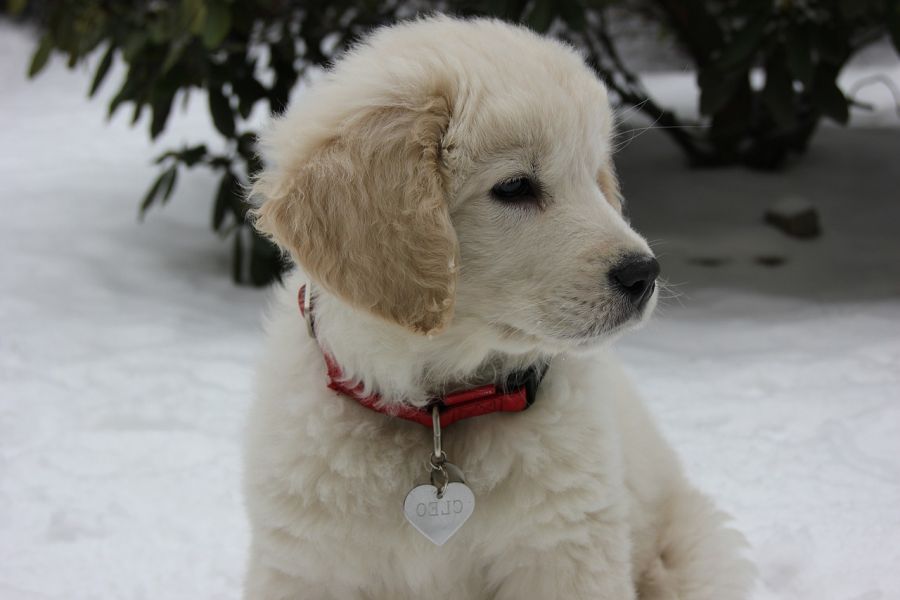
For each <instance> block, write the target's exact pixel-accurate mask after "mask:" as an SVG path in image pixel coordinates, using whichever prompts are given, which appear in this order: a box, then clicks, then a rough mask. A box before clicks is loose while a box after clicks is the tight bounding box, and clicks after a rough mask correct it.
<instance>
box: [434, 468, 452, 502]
mask: <svg viewBox="0 0 900 600" xmlns="http://www.w3.org/2000/svg"><path fill="white" fill-rule="evenodd" d="M438 473H440V474H441V478H442V480H443V481H440V482H439V481H438V477H437V474H438ZM448 483H450V475H449V474H448V473H447V471H446V469H444V467H438V468H436V469H434V470H433V471H432V472H431V485H433V486H434V487H435V488H437V497H438V498H440V497H442V496H443V495H444V490H446V489H447V484H448Z"/></svg>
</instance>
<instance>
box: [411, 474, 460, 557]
mask: <svg viewBox="0 0 900 600" xmlns="http://www.w3.org/2000/svg"><path fill="white" fill-rule="evenodd" d="M474 510H475V495H474V494H473V493H472V490H471V489H469V486H467V485H466V484H464V483H460V482H457V481H451V482H450V483H447V484H446V485H445V486H444V493H443V494H442V495H441V496H440V497H438V488H437V487H435V486H433V485H431V484H430V483H426V484H424V485H420V486H416V487H414V488H413V489H412V490H410V492H409V494H407V495H406V501H405V502H404V503H403V513H404V514H405V515H406V520H407V521H409V522H410V524H411V525H412V526H413V527H415V528H416V530H418V532H419V533H421V534H422V535H424V536H425V537H427V538H428V539H429V540H431V542H432V543H433V544H436V545H438V546H443V545H444V544H445V543H446V542H447V540H449V539H450V538H451V537H453V534H455V533H456V532H457V531H459V528H460V527H462V526H463V524H465V522H466V521H468V520H469V517H471V516H472V511H474Z"/></svg>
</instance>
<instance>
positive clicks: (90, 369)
mask: <svg viewBox="0 0 900 600" xmlns="http://www.w3.org/2000/svg"><path fill="white" fill-rule="evenodd" d="M31 43H32V42H31V41H30V40H29V38H28V36H27V35H26V34H25V33H24V32H21V31H18V30H14V29H11V28H10V27H9V26H7V25H5V24H3V23H0V80H2V81H3V82H4V84H3V88H2V90H0V180H2V182H3V184H2V187H0V209H2V215H3V218H2V220H0V598H2V599H4V600H7V599H38V598H40V599H44V598H57V599H61V600H62V599H65V600H76V599H97V598H99V599H140V598H153V599H160V598H164V599H167V600H168V599H181V598H184V599H188V598H190V599H192V600H196V599H197V598H216V599H218V598H223V599H224V598H236V597H238V596H239V589H240V581H241V574H242V563H243V559H244V553H245V546H246V543H247V527H246V525H245V523H244V517H243V514H242V508H241V498H240V493H239V456H240V446H239V444H240V430H241V422H242V415H243V413H244V411H245V409H246V407H247V404H248V401H249V397H250V387H251V379H252V370H253V369H252V367H253V363H254V360H255V357H256V355H257V351H258V349H259V344H260V328H259V317H260V313H261V310H262V308H263V306H264V305H265V302H266V292H265V291H260V290H251V289H242V288H236V287H234V286H233V285H232V284H231V282H230V281H229V277H228V269H229V256H230V245H226V244H222V243H220V242H219V241H218V240H217V238H216V237H215V235H214V234H212V233H211V232H210V231H209V229H208V221H209V218H210V215H209V208H210V206H209V204H210V202H209V200H210V194H211V190H212V189H213V186H214V185H215V182H214V181H213V179H212V178H210V177H209V176H207V175H204V174H202V173H197V174H193V175H191V176H188V177H185V178H182V179H181V181H180V182H179V187H178V190H177V194H176V196H175V198H174V199H173V201H172V203H171V205H170V206H168V207H166V208H165V209H164V210H153V211H152V212H151V213H150V214H149V215H148V218H147V219H146V221H145V222H144V223H138V220H137V202H138V199H139V196H140V194H141V193H142V192H143V190H144V188H145V187H146V185H147V184H148V183H149V181H151V179H152V178H153V176H154V175H155V169H154V167H153V166H152V165H151V164H150V159H151V157H152V156H154V155H155V154H157V153H158V152H159V151H161V149H162V148H165V147H167V146H168V145H170V144H173V143H174V144H178V143H181V142H193V141H196V140H198V139H202V138H206V137H209V131H210V126H209V124H208V122H207V117H206V116H205V115H204V113H203V111H202V110H198V109H199V108H201V107H200V104H201V103H200V102H197V101H196V100H197V99H195V104H193V107H194V108H192V110H191V111H190V112H189V113H187V114H179V115H178V116H177V117H176V119H175V120H174V121H173V123H172V125H171V127H170V133H168V134H167V135H166V136H165V137H164V138H163V139H162V140H161V141H159V142H157V143H156V144H155V145H151V144H150V143H149V142H147V141H146V134H145V131H144V129H143V127H144V126H145V124H142V129H140V130H131V129H129V128H128V126H127V117H128V115H125V114H122V115H119V116H118V117H117V118H116V119H114V120H113V122H112V123H111V124H109V125H105V124H104V121H103V118H104V114H105V106H104V105H103V104H102V102H100V101H94V102H89V101H87V100H86V99H85V90H86V87H87V84H88V80H89V78H88V77H87V75H86V74H85V73H84V72H76V73H70V72H67V71H66V70H65V68H64V66H63V65H62V64H61V62H60V61H56V62H54V63H53V64H52V65H51V66H50V68H49V69H48V71H47V72H46V73H44V74H42V75H41V76H40V77H39V78H38V79H37V80H36V81H34V82H30V83H29V82H26V81H25V80H24V78H23V73H24V70H25V67H26V64H27V53H28V51H29V50H30V48H31ZM664 91H665V90H664ZM104 93H105V94H106V95H107V96H108V95H109V93H110V90H109V89H106V90H104ZM898 159H900V130H898V129H879V130H864V129H851V130H840V129H836V128H830V127H826V128H823V130H822V131H821V133H820V135H819V136H818V137H817V138H816V140H815V142H814V144H813V146H812V148H811V151H810V154H809V155H808V156H807V157H806V158H805V159H804V160H803V162H801V163H799V164H797V165H796V166H795V167H794V168H792V169H791V170H790V171H788V172H787V173H786V174H783V175H772V174H764V173H753V172H748V171H743V170H718V171H690V170H687V169H686V168H685V167H684V165H683V164H682V160H681V157H680V155H679V154H678V153H677V152H676V151H675V150H674V149H673V147H672V146H671V144H670V143H669V141H668V140H667V139H666V138H665V137H664V136H663V135H662V134H661V133H659V132H654V131H650V132H647V133H645V134H642V135H640V136H639V137H636V138H635V139H633V140H632V141H631V143H629V144H628V146H627V148H625V149H624V150H623V151H622V154H621V157H620V161H619V164H620V171H621V174H622V176H623V180H624V185H625V191H626V194H627V196H628V198H629V200H630V205H631V211H632V215H633V219H634V222H635V223H636V225H637V226H638V227H639V228H640V229H642V230H643V231H644V232H645V233H646V234H647V235H648V237H649V238H650V239H653V240H655V247H656V249H657V251H658V252H659V254H660V255H661V257H662V258H661V260H662V263H663V269H664V271H665V273H666V275H667V277H668V279H669V281H670V282H672V283H673V284H674V285H673V289H674V290H675V291H677V293H679V294H680V297H679V298H677V299H671V300H668V301H667V302H666V303H665V306H664V307H663V308H662V309H661V310H660V312H659V315H658V317H657V318H656V319H655V320H654V321H653V322H652V323H651V324H650V325H649V326H647V327H646V328H645V329H643V330H642V331H640V332H638V333H636V334H634V335H632V336H630V337H628V338H626V339H625V340H623V341H622V343H621V344H620V350H621V354H622V355H623V357H624V359H625V360H626V362H627V364H628V368H629V369H630V371H631V372H632V374H633V376H634V378H635V380H636V381H637V383H638V385H639V387H640V388H641V389H642V390H643V392H644V394H645V396H646V397H647V400H648V403H649V405H650V407H651V409H652V410H653V412H654V413H655V415H656V417H657V418H658V420H659V422H660V424H661V426H662V427H663V429H664V430H665V433H666V434H667V435H668V437H669V438H670V440H671V441H672V442H673V444H674V445H675V446H676V447H677V449H678V450H679V452H680V453H681V455H682V456H683V458H684V461H685V463H686V466H687V468H688V470H689V471H690V473H691V476H692V477H693V479H694V480H695V481H697V482H698V484H699V485H701V486H702V487H703V488H704V489H705V490H707V491H708V492H709V493H711V494H712V495H713V496H715V497H716V498H717V500H718V502H719V503H720V504H721V505H722V506H724V507H725V508H726V509H727V510H729V511H730V512H731V513H733V514H734V516H735V518H736V522H737V525H738V526H739V527H740V528H741V529H742V530H743V531H745V532H746V534H747V536H748V537H749V539H750V541H751V543H752V545H753V556H754V558H755V559H756V560H757V562H758V563H759V566H760V570H761V575H762V584H761V589H760V591H759V594H758V598H759V599H768V598H785V599H794V598H796V599H802V600H895V599H898V598H900V225H898V224H900V195H898V191H897V188H898V184H900V176H898V169H897V165H898V164H900V162H898ZM787 195H799V196H803V197H805V198H807V199H809V200H811V201H812V202H814V203H815V204H816V205H817V207H818V208H819V210H820V212H821V214H822V220H823V225H824V230H825V235H824V237H823V238H821V239H819V240H816V241H806V242H804V241H796V240H792V239H789V238H786V237H784V236H782V235H781V234H779V233H778V232H776V231H774V230H772V229H769V228H767V227H766V226H765V225H763V224H762V222H761V214H762V211H763V210H764V208H765V207H766V206H768V205H769V204H770V203H772V202H773V201H775V200H777V199H779V198H782V197H784V196H787ZM771 256H779V257H783V258H784V259H785V260H786V262H785V263H784V264H783V265H782V266H779V267H767V266H763V265H761V264H758V263H757V262H756V261H757V259H758V258H759V257H771ZM710 263H715V264H717V265H718V266H704V264H706V265H708V264H710Z"/></svg>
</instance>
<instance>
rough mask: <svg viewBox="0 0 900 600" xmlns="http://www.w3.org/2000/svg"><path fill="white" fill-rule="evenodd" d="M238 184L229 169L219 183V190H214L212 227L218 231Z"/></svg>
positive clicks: (238, 187)
mask: <svg viewBox="0 0 900 600" xmlns="http://www.w3.org/2000/svg"><path fill="white" fill-rule="evenodd" d="M239 189H240V186H239V185H238V180H237V178H236V177H235V176H234V173H232V172H231V171H226V172H225V174H224V175H223V176H222V181H221V182H220V183H219V191H218V192H216V200H215V203H214V204H213V217H212V228H213V229H214V230H215V231H219V230H220V229H221V228H222V224H223V223H224V222H225V217H226V216H227V215H228V209H230V208H231V206H232V197H233V196H234V195H235V194H236V193H237V192H238V190H239Z"/></svg>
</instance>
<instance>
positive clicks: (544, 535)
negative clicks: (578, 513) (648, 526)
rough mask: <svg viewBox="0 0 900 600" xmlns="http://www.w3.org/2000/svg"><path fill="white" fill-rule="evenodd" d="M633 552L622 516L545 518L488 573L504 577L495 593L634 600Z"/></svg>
mask: <svg viewBox="0 0 900 600" xmlns="http://www.w3.org/2000/svg"><path fill="white" fill-rule="evenodd" d="M561 534H563V535H565V537H566V538H568V539H565V540H562V541H559V538H560V535H561ZM529 541H530V542H531V543H530V544H529V543H528V542H529ZM630 551H631V548H630V542H629V536H628V533H627V527H626V526H625V524H624V523H623V522H622V521H619V522H618V523H614V524H612V525H598V524H597V523H596V522H589V523H581V524H578V523H573V522H560V523H547V524H545V526H544V527H542V528H536V529H535V530H533V531H532V532H531V535H530V538H529V539H528V540H523V542H521V543H517V544H515V545H512V546H510V549H509V552H508V553H506V554H505V555H504V556H502V557H499V558H498V559H497V560H496V562H495V563H494V565H493V567H492V568H491V573H490V575H491V578H492V579H494V578H497V577H498V576H500V577H501V578H502V580H501V583H500V585H499V588H498V589H497V592H496V594H495V595H494V596H492V598H493V599H494V600H557V599H558V600H562V599H566V600H634V598H635V592H634V585H633V583H632V577H631V562H630V557H629V555H630Z"/></svg>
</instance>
